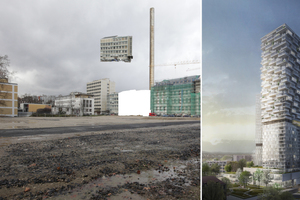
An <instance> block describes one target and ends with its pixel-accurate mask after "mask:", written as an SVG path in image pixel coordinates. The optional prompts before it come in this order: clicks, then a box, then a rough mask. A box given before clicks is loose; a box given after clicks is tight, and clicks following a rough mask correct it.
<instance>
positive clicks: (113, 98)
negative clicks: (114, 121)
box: [107, 92, 119, 115]
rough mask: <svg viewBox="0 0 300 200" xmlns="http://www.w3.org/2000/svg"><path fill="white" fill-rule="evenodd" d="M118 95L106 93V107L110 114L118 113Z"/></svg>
mask: <svg viewBox="0 0 300 200" xmlns="http://www.w3.org/2000/svg"><path fill="white" fill-rule="evenodd" d="M118 105H119V95H118V93H116V92H113V93H111V94H109V95H107V109H108V111H109V113H110V114H116V115H117V114H118Z"/></svg>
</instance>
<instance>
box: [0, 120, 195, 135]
mask: <svg viewBox="0 0 300 200" xmlns="http://www.w3.org/2000/svg"><path fill="white" fill-rule="evenodd" d="M196 123H198V124H199V126H200V121H174V122H156V123H142V124H120V125H119V124H118V125H100V126H99V125H96V126H94V125H89V126H68V127H51V128H28V129H27V128H26V129H0V137H17V136H29V135H41V134H64V133H80V132H92V131H106V130H120V129H135V128H147V127H149V128H150V127H158V126H171V125H183V124H196Z"/></svg>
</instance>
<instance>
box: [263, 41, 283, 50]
mask: <svg viewBox="0 0 300 200" xmlns="http://www.w3.org/2000/svg"><path fill="white" fill-rule="evenodd" d="M285 44H286V42H285V41H282V42H280V43H278V44H276V45H274V46H273V48H272V49H276V48H278V47H281V46H282V45H285ZM266 50H267V48H266Z"/></svg>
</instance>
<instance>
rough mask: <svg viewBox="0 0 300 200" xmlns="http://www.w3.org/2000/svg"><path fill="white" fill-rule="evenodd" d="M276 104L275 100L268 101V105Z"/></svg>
mask: <svg viewBox="0 0 300 200" xmlns="http://www.w3.org/2000/svg"><path fill="white" fill-rule="evenodd" d="M274 102H275V101H274V100H273V99H270V100H268V101H267V104H274Z"/></svg>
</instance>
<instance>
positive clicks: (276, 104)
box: [274, 101, 283, 106]
mask: <svg viewBox="0 0 300 200" xmlns="http://www.w3.org/2000/svg"><path fill="white" fill-rule="evenodd" d="M282 104H283V102H280V101H275V103H274V105H275V106H281V105H282Z"/></svg>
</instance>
